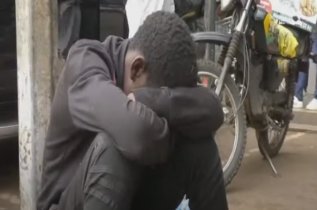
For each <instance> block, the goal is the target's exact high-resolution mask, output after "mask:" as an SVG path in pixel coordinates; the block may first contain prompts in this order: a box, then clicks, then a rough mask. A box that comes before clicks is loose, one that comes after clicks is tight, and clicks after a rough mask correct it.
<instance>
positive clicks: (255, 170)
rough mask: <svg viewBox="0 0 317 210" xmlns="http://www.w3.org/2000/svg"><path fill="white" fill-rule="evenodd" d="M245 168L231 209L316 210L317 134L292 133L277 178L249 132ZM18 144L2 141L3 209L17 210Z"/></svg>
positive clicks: (0, 191) (233, 193) (237, 181)
mask: <svg viewBox="0 0 317 210" xmlns="http://www.w3.org/2000/svg"><path fill="white" fill-rule="evenodd" d="M249 133H250V134H249V135H248V145H247V150H246V155H245V158H244V161H243V163H242V167H241V168H240V171H239V173H238V175H237V176H236V178H235V179H234V181H233V182H232V184H231V185H230V186H229V187H228V189H227V191H228V200H229V204H230V209H231V210H299V209H301V210H317V134H313V133H301V132H289V134H288V136H287V139H286V142H285V145H284V146H283V148H282V151H281V154H280V155H279V156H278V157H277V158H275V159H274V160H273V161H274V164H275V166H276V168H277V170H278V172H279V173H280V176H279V177H274V176H273V173H272V171H271V169H270V167H269V165H268V164H267V162H266V161H264V160H263V158H262V157H261V155H260V154H259V151H258V149H257V146H256V141H255V136H254V133H253V132H249ZM17 160H18V159H17V142H16V140H8V141H5V142H0V210H18V209H19V198H18V169H17V168H18V163H17Z"/></svg>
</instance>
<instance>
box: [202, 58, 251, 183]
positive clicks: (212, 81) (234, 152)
mask: <svg viewBox="0 0 317 210" xmlns="http://www.w3.org/2000/svg"><path fill="white" fill-rule="evenodd" d="M220 72H221V67H220V66H219V65H218V64H216V63H214V62H212V61H206V60H200V61H198V76H199V79H200V82H201V84H202V85H203V86H205V87H209V88H211V89H215V88H216V82H217V79H218V78H219V76H220ZM226 96H227V97H226ZM220 99H221V103H222V106H223V110H224V116H225V119H224V124H223V125H222V126H221V128H220V129H219V130H218V131H217V133H216V135H215V141H216V143H217V146H218V150H219V154H220V158H221V161H222V167H223V173H224V181H225V185H229V184H230V182H231V181H232V179H233V178H234V176H235V175H236V174H237V172H238V170H239V168H240V165H241V162H242V159H243V155H244V151H245V146H246V133H247V126H246V115H245V110H244V106H243V104H241V97H240V94H239V90H238V87H237V86H236V84H235V83H234V81H233V79H232V78H231V77H230V76H228V77H227V78H226V80H225V82H224V88H223V91H222V92H221V94H220ZM229 102H230V105H229ZM228 127H229V128H230V130H231V132H230V130H229V132H228V130H225V131H224V129H226V128H228ZM230 133H232V135H233V137H231V136H230V137H229V138H227V137H226V136H227V135H229V134H230ZM221 134H224V136H222V135H221ZM221 137H222V138H221ZM228 149H229V151H230V153H229V155H226V154H225V150H226V151H227V150H228Z"/></svg>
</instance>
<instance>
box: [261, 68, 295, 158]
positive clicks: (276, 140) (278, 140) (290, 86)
mask: <svg viewBox="0 0 317 210" xmlns="http://www.w3.org/2000/svg"><path fill="white" fill-rule="evenodd" d="M295 78H296V74H295V72H294V71H290V73H289V75H288V76H287V77H286V78H285V90H286V91H287V94H288V102H287V103H286V104H285V107H284V108H285V109H288V110H289V111H290V112H291V111H292V108H293V97H294V92H295ZM290 119H291V118H287V119H282V120H281V119H274V120H276V121H277V122H279V123H280V122H281V121H282V126H281V127H280V130H279V132H278V134H276V135H274V137H273V138H270V136H269V131H270V129H271V128H270V124H268V126H266V127H264V128H262V129H256V137H257V141H258V146H259V150H260V152H261V154H262V156H263V157H265V154H264V151H263V150H264V149H265V150H266V151H267V153H268V155H269V156H270V157H271V158H273V157H275V156H276V155H278V153H279V152H280V150H281V148H282V146H283V143H284V140H285V136H286V134H287V131H288V128H289V123H290Z"/></svg>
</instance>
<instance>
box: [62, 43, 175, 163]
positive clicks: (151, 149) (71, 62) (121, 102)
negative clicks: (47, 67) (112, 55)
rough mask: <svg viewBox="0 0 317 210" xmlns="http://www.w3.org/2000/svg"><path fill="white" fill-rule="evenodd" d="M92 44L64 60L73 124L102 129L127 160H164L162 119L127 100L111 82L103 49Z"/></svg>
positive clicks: (165, 134) (166, 132)
mask: <svg viewBox="0 0 317 210" xmlns="http://www.w3.org/2000/svg"><path fill="white" fill-rule="evenodd" d="M94 44H95V45H96V46H94V45H89V46H87V45H79V46H77V47H76V46H75V47H73V48H72V50H71V53H70V55H69V58H68V62H67V63H66V70H67V71H68V73H67V77H68V80H69V81H70V86H69V89H68V103H69V110H70V113H71V116H72V119H73V122H74V124H75V125H76V126H78V127H80V128H82V129H85V130H90V131H93V132H106V133H107V134H108V135H110V136H111V137H112V139H113V140H114V142H115V145H116V146H117V148H118V149H119V151H120V152H121V153H122V154H123V155H124V156H126V157H127V158H128V159H131V160H135V161H137V162H139V163H141V164H155V163H160V162H163V161H165V160H166V159H167V156H168V153H169V151H170V149H171V148H170V147H171V143H170V138H169V137H170V135H169V128H168V124H167V121H166V119H164V118H160V117H158V116H157V114H156V113H154V112H153V111H152V110H151V109H149V108H148V107H146V106H145V105H143V104H142V103H140V102H137V101H132V100H130V99H129V98H128V97H127V96H126V95H125V94H124V93H123V92H122V90H121V89H119V88H118V87H116V86H115V85H114V83H113V82H112V81H111V76H110V73H109V70H108V69H107V68H108V67H107V64H106V63H107V62H105V60H106V59H103V57H102V53H103V51H102V49H99V48H100V46H99V45H98V43H96V42H95V43H94ZM72 55H79V56H73V57H72ZM80 55H82V56H80ZM83 55H85V56H83ZM67 65H68V66H67Z"/></svg>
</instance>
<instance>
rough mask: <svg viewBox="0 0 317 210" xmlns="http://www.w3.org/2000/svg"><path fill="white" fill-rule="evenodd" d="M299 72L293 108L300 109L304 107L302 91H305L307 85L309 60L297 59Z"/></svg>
mask: <svg viewBox="0 0 317 210" xmlns="http://www.w3.org/2000/svg"><path fill="white" fill-rule="evenodd" d="M298 67H299V72H298V77H297V82H296V87H295V96H294V104H293V108H295V109H301V108H303V107H304V104H303V100H304V91H305V92H306V89H307V85H308V71H309V61H302V60H300V61H299V64H298Z"/></svg>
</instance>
